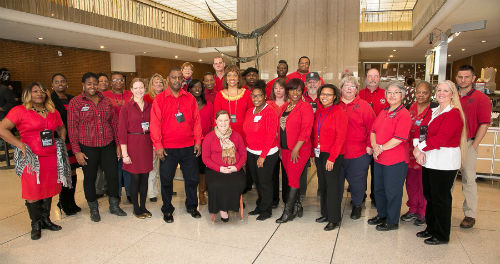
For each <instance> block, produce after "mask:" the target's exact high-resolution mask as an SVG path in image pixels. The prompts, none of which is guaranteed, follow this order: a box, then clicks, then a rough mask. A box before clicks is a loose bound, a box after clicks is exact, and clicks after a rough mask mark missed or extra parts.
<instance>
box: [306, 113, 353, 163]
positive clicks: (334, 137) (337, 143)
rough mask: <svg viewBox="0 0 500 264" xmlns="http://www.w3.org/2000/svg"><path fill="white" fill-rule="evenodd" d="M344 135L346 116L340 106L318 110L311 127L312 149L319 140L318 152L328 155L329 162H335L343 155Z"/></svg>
mask: <svg viewBox="0 0 500 264" xmlns="http://www.w3.org/2000/svg"><path fill="white" fill-rule="evenodd" d="M318 134H319V137H318ZM346 134H347V115H346V113H345V112H344V110H343V109H342V107H341V106H340V105H338V104H337V105H332V106H330V107H328V108H320V109H318V111H317V112H316V118H315V121H314V126H313V139H314V144H313V147H314V148H316V147H317V146H318V139H319V145H320V151H321V152H328V153H329V154H330V156H329V157H328V160H329V161H331V162H335V159H337V157H338V156H339V155H340V154H343V151H342V149H343V147H344V142H345V139H346Z"/></svg>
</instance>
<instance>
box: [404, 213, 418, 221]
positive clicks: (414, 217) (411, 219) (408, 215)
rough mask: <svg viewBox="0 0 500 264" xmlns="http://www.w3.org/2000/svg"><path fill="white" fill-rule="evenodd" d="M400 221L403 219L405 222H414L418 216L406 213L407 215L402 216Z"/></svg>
mask: <svg viewBox="0 0 500 264" xmlns="http://www.w3.org/2000/svg"><path fill="white" fill-rule="evenodd" d="M400 219H401V221H404V222H410V221H414V220H415V219H417V214H415V213H412V212H406V214H404V215H402V216H401V217H400Z"/></svg>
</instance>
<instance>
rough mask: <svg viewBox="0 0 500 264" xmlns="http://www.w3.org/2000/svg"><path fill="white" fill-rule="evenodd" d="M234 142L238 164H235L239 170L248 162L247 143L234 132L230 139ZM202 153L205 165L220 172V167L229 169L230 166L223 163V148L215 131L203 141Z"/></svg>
mask: <svg viewBox="0 0 500 264" xmlns="http://www.w3.org/2000/svg"><path fill="white" fill-rule="evenodd" d="M229 139H230V140H231V141H232V142H233V144H234V147H235V150H236V151H235V152H236V153H235V158H236V163H235V164H233V166H235V167H236V168H237V169H238V170H240V169H241V167H243V165H244V164H245V162H246V161H247V151H246V148H245V143H244V142H243V138H242V137H241V136H240V134H238V132H236V131H234V130H233V133H232V134H231V136H230V137H229ZM201 149H203V151H202V152H201V158H202V160H203V163H204V164H205V165H206V166H207V167H209V168H210V169H212V170H214V171H220V167H227V166H229V165H228V164H226V163H224V162H223V161H222V147H221V144H220V140H219V138H218V137H217V136H216V135H215V132H214V131H211V132H210V133H208V135H207V136H206V137H205V138H204V140H203V145H202V148H201Z"/></svg>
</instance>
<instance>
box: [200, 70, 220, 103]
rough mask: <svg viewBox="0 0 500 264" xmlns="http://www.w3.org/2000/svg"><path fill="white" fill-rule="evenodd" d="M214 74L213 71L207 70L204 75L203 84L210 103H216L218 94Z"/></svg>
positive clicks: (206, 98)
mask: <svg viewBox="0 0 500 264" xmlns="http://www.w3.org/2000/svg"><path fill="white" fill-rule="evenodd" d="M214 83H215V80H214V74H213V73H211V72H206V73H205V74H204V75H203V86H205V100H207V102H210V103H212V104H213V103H214V100H215V95H217V91H215V89H214Z"/></svg>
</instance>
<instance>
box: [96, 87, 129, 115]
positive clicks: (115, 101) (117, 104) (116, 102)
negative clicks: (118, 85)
mask: <svg viewBox="0 0 500 264" xmlns="http://www.w3.org/2000/svg"><path fill="white" fill-rule="evenodd" d="M102 95H104V96H106V97H107V98H109V100H110V101H111V105H113V108H114V109H115V114H116V118H119V117H120V109H121V108H122V106H123V105H124V104H126V103H128V102H129V101H130V99H131V98H132V96H133V94H132V92H131V91H129V90H124V91H123V93H121V94H115V93H113V91H111V90H107V91H105V92H102Z"/></svg>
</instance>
